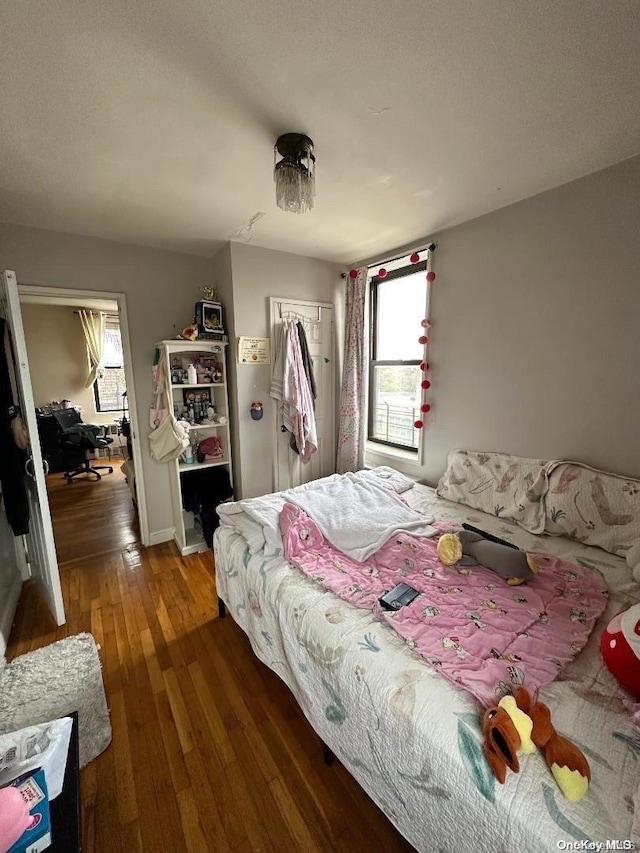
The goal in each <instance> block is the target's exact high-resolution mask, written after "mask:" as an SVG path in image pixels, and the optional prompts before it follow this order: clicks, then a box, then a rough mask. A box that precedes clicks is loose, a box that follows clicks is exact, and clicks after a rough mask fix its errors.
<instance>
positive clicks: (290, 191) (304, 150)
mask: <svg viewBox="0 0 640 853" xmlns="http://www.w3.org/2000/svg"><path fill="white" fill-rule="evenodd" d="M278 156H280V157H281V158H282V159H280V160H278ZM315 171H316V158H315V157H314V156H313V140H312V139H309V137H308V136H305V135H304V133H285V134H284V135H283V136H279V137H278V139H277V140H276V144H275V146H274V148H273V180H274V181H275V184H276V203H277V205H278V207H279V208H280V209H281V210H286V211H288V212H289V213H306V212H307V211H308V210H312V209H313V201H314V199H315V196H316V175H315Z"/></svg>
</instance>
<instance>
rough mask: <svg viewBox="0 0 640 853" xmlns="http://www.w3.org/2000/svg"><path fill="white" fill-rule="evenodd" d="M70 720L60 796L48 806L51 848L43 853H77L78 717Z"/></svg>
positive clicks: (78, 816) (79, 848) (80, 847)
mask: <svg viewBox="0 0 640 853" xmlns="http://www.w3.org/2000/svg"><path fill="white" fill-rule="evenodd" d="M69 716H70V717H71V718H72V720H73V725H72V727H71V740H70V742H69V754H68V755H67V767H66V770H65V771H64V782H63V785H62V792H61V793H60V794H59V795H58V796H57V797H56V798H55V800H53V801H52V802H51V804H50V807H49V808H50V813H51V837H52V841H53V843H52V845H51V847H48V848H47V853H49V851H51V853H81V851H82V846H81V833H80V754H79V751H78V714H77V712H76V711H74V712H73V714H69Z"/></svg>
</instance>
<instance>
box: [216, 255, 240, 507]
mask: <svg viewBox="0 0 640 853" xmlns="http://www.w3.org/2000/svg"><path fill="white" fill-rule="evenodd" d="M211 263H212V273H213V284H214V286H215V288H216V290H217V292H218V296H219V298H220V302H221V303H222V308H223V323H224V327H225V331H226V333H227V336H228V338H229V346H228V347H227V387H228V394H229V425H230V429H231V432H230V435H231V453H232V463H233V465H232V467H233V481H234V491H235V494H236V495H237V496H239V495H240V484H241V483H242V454H241V453H240V452H239V450H238V448H239V446H240V432H239V429H238V397H237V394H236V390H235V389H236V370H237V364H236V347H235V339H236V335H235V322H234V314H233V306H234V299H233V275H232V266H231V243H225V245H224V246H223V247H222V249H221V250H220V251H219V252H218V253H217V254H216V255H215V256H214V257H213V259H212V262H211Z"/></svg>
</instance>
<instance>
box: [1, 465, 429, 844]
mask: <svg viewBox="0 0 640 853" xmlns="http://www.w3.org/2000/svg"><path fill="white" fill-rule="evenodd" d="M116 477H117V478H118V480H122V479H123V478H122V477H121V475H120V473H119V472H114V474H113V475H111V476H108V477H105V478H104V479H103V480H102V481H101V482H98V483H86V484H81V483H80V482H76V483H74V484H73V485H72V486H66V485H65V484H64V483H61V484H59V486H58V484H55V483H53V484H51V483H50V490H51V505H52V508H53V512H54V528H55V533H56V542H57V547H58V553H59V554H60V556H61V557H62V556H64V562H62V561H61V578H62V587H63V593H64V600H65V605H66V609H67V624H66V625H65V626H63V627H62V628H56V627H55V625H53V623H52V621H51V620H50V618H49V616H48V614H47V612H46V610H45V608H44V606H43V604H42V602H41V600H40V598H39V595H38V592H37V589H36V588H35V587H34V586H33V585H29V584H27V585H26V586H25V589H24V592H23V595H22V598H21V601H20V605H19V608H18V613H17V617H16V622H15V625H14V629H13V633H12V635H11V639H10V644H9V648H8V657H9V658H13V657H15V656H16V655H18V654H21V653H22V652H25V651H29V650H30V649H34V648H38V647H40V646H42V645H45V644H46V643H49V642H52V641H53V640H56V639H60V638H62V637H65V636H67V635H70V634H75V633H77V632H79V631H91V632H92V633H93V634H94V636H95V637H96V640H97V641H98V643H99V644H100V646H101V658H102V663H103V668H104V681H105V687H106V691H107V700H108V703H109V707H110V709H111V721H112V725H113V743H112V744H111V746H110V747H109V748H108V749H107V750H106V751H105V752H104V753H103V754H102V755H101V756H99V757H98V758H97V759H96V760H95V761H93V762H92V763H91V764H90V765H89V766H88V767H86V768H85V769H84V770H83V772H82V803H83V838H84V848H83V849H84V851H85V853H117V851H122V853H138V851H145V853H147V851H148V853H182V851H190V853H211V852H212V851H214V853H217V851H227V850H234V851H243V852H244V851H250V850H254V851H273V853H287V851H305V853H307V851H334V850H335V851H350V853H351V852H352V851H369V850H371V849H375V850H383V851H387V850H388V851H405V850H406V851H409V850H412V849H413V848H412V847H411V846H410V845H409V844H408V843H407V842H406V841H404V839H402V838H401V837H400V835H399V834H398V833H397V832H396V830H395V829H394V828H393V826H392V825H391V824H390V823H389V821H388V820H387V819H386V817H385V816H384V815H383V814H382V812H380V811H379V810H378V808H377V807H376V806H375V805H374V804H373V803H372V801H371V800H370V799H369V798H368V797H367V795H366V794H365V793H364V792H363V791H362V789H361V788H360V787H359V786H358V784H357V783H356V782H355V781H354V780H353V779H352V777H351V776H350V775H349V773H347V771H346V770H345V769H344V768H343V767H342V766H341V765H340V764H339V763H338V762H337V761H336V762H334V764H333V765H332V766H331V767H327V766H326V765H325V764H324V761H323V757H322V750H321V744H320V742H319V740H318V738H317V736H316V735H315V734H314V732H313V730H312V729H311V728H310V726H309V724H308V723H307V722H306V720H305V718H304V716H303V715H302V713H301V712H300V710H299V708H298V706H297V704H296V702H295V700H294V699H293V697H292V695H291V694H290V693H289V691H288V689H287V688H286V687H285V686H284V684H283V683H282V682H281V681H280V679H279V678H278V677H277V676H276V675H275V674H274V673H272V672H271V671H270V670H269V669H267V668H266V667H265V666H263V665H262V664H261V663H260V662H259V661H258V660H257V658H255V657H254V655H253V653H252V652H251V648H250V646H249V643H248V641H247V639H246V637H245V635H244V634H243V633H242V631H241V630H240V629H239V628H238V627H237V626H236V625H235V623H234V622H233V620H232V619H231V618H230V617H227V618H225V619H218V618H217V615H216V614H217V607H216V592H215V585H214V580H213V572H212V568H213V567H212V555H211V553H210V552H208V553H206V554H203V555H193V556H189V557H181V556H179V554H178V553H177V550H176V549H175V547H174V546H173V544H165V545H157V546H154V547H152V548H148V549H144V548H141V547H140V546H139V544H137V543H136V538H135V537H136V533H135V522H134V520H133V516H132V514H131V512H130V509H129V508H130V506H131V504H130V498H129V492H128V489H127V488H126V486H125V487H124V491H123V490H122V489H120V488H119V486H118V485H117V482H118V481H117V480H116ZM108 495H111V497H108ZM114 496H115V497H114ZM127 519H128V520H127ZM91 529H93V530H94V535H95V539H92V538H91V536H90V535H89V534H90V530H91ZM109 543H111V545H112V547H111V548H109V547H108V546H109Z"/></svg>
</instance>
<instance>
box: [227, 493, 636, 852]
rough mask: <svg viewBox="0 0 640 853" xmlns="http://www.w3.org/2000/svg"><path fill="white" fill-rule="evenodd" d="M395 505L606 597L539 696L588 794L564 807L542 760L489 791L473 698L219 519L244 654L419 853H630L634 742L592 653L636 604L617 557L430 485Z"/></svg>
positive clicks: (612, 685)
mask: <svg viewBox="0 0 640 853" xmlns="http://www.w3.org/2000/svg"><path fill="white" fill-rule="evenodd" d="M404 496H405V498H406V500H407V501H408V503H409V504H410V505H411V506H413V507H415V508H418V509H421V510H423V511H424V512H425V513H426V514H427V515H430V516H431V515H432V516H433V517H434V518H435V519H436V521H443V522H453V523H459V522H462V521H468V522H470V523H472V524H474V525H476V526H478V527H481V528H482V529H484V530H487V531H488V532H490V533H494V534H495V535H497V536H500V537H503V538H505V539H508V540H510V541H512V542H513V543H514V544H516V545H518V546H519V547H521V548H524V549H527V550H529V551H537V552H542V553H549V554H556V555H559V556H561V557H563V558H565V559H567V560H569V561H571V562H573V563H578V564H579V565H582V566H585V567H588V568H589V569H593V570H595V571H598V572H600V573H601V574H603V575H604V576H605V578H606V581H607V585H608V586H609V590H610V600H609V603H608V605H607V607H606V610H605V612H604V614H603V616H602V617H601V618H600V620H599V622H598V624H597V625H596V627H595V630H594V631H593V633H592V635H591V637H590V639H589V641H588V643H587V645H586V646H585V648H584V649H583V650H582V652H581V653H580V654H579V655H578V656H577V657H576V658H575V660H574V661H573V662H572V663H571V664H569V666H567V667H566V668H565V669H564V670H563V671H562V672H561V674H560V675H559V677H558V678H557V679H556V680H555V681H554V682H553V683H552V684H551V685H549V686H548V687H547V688H545V690H544V693H543V695H542V697H541V698H542V699H544V701H545V702H547V704H548V705H549V706H550V708H551V711H552V718H553V722H554V725H555V727H556V728H557V730H558V731H559V732H561V733H564V734H566V735H567V736H568V737H570V738H572V739H573V741H574V742H575V743H576V744H577V745H578V746H579V747H580V748H581V749H582V750H583V752H584V753H585V755H586V756H587V757H588V760H589V762H590V765H591V771H592V783H591V786H590V788H589V791H588V793H587V795H586V797H585V798H584V799H583V800H582V801H581V802H578V803H570V802H568V801H567V800H566V799H564V797H563V795H562V794H561V792H560V790H559V789H558V788H557V786H556V785H555V782H554V780H553V778H552V776H551V774H550V772H549V770H548V768H547V766H546V765H545V763H544V761H543V759H542V757H541V755H539V754H534V755H530V756H526V757H524V759H523V760H522V767H521V770H520V773H519V774H517V775H515V774H509V775H508V776H507V780H506V783H505V784H504V785H499V784H498V783H497V781H496V780H495V778H494V777H493V775H492V774H491V772H490V770H489V769H488V765H487V763H486V760H485V759H484V756H483V754H482V741H481V732H480V706H479V704H478V703H477V701H476V700H475V699H473V697H471V696H470V695H469V694H467V693H465V692H463V691H462V690H460V689H457V688H456V687H455V686H453V685H451V684H450V683H449V682H447V681H446V680H445V679H444V678H442V677H441V676H440V675H439V674H438V673H437V671H435V670H434V669H433V668H432V667H430V666H429V665H428V664H427V663H426V662H425V661H424V660H423V659H422V658H421V657H419V656H418V655H417V654H415V653H414V652H413V651H411V649H410V648H408V647H407V645H406V644H405V643H404V642H403V640H402V639H401V637H400V636H398V634H396V633H395V632H394V631H393V630H392V629H391V628H390V627H388V626H387V625H385V624H383V623H382V622H380V621H379V620H378V619H376V618H375V617H374V616H373V614H371V613H369V612H367V611H366V610H359V609H356V608H354V607H353V606H351V605H350V604H349V603H348V602H345V601H343V600H341V599H340V598H338V597H336V596H335V595H334V594H333V593H331V592H327V591H326V590H324V589H323V588H321V586H319V585H318V584H315V583H313V582H312V581H310V580H309V579H308V578H307V577H305V576H304V575H303V574H302V573H301V572H300V571H299V570H298V569H297V568H294V567H293V566H291V565H290V564H289V563H288V562H287V561H286V560H285V559H284V557H282V556H277V555H275V556H266V555H265V553H264V551H263V550H260V548H259V543H256V542H251V541H248V540H247V538H245V536H243V535H241V533H239V532H238V529H239V528H238V526H237V525H232V524H230V523H229V519H228V518H227V519H225V518H224V517H223V518H222V523H221V525H220V527H219V529H218V530H217V532H216V536H215V541H214V550H215V564H216V583H217V589H218V594H219V596H220V597H221V599H222V600H223V601H224V603H225V604H226V606H227V608H228V610H229V612H230V613H231V615H232V617H233V619H234V620H235V621H236V623H237V624H238V625H239V626H240V627H241V628H242V629H243V631H244V632H245V633H246V634H247V636H248V637H249V640H250V642H251V645H252V647H253V650H254V652H255V654H256V655H257V657H258V658H259V659H260V660H261V661H262V662H263V663H264V664H266V665H267V666H268V667H269V668H271V669H272V670H273V671H274V672H276V673H277V674H278V675H279V676H280V677H281V678H282V680H283V681H284V682H285V683H286V684H287V685H288V687H289V688H290V689H291V691H292V692H293V694H294V696H295V698H296V700H297V702H298V703H299V705H300V707H301V708H302V710H303V712H304V714H305V716H306V717H307V719H308V720H309V722H310V724H311V726H312V727H313V728H314V730H315V731H316V732H317V734H318V735H319V737H320V738H321V739H322V740H323V741H324V743H325V744H326V745H327V746H328V747H329V748H330V749H331V750H332V751H333V752H334V753H335V755H336V756H337V757H338V758H339V760H340V761H341V762H342V763H343V764H344V766H345V767H346V768H347V769H348V770H349V772H350V773H351V774H352V775H353V776H354V777H355V778H356V779H357V781H358V782H359V783H360V784H361V785H362V787H363V788H364V789H365V790H366V791H367V792H368V793H369V795H370V796H371V797H372V798H373V800H374V801H375V802H376V803H377V804H378V806H379V807H380V808H381V809H382V810H383V811H384V813H385V814H386V815H387V816H388V818H389V819H390V820H391V821H392V823H393V824H394V825H395V826H396V827H397V828H398V830H399V831H400V832H401V833H402V834H403V835H404V836H405V838H406V839H407V840H408V841H409V842H411V844H413V846H414V847H415V848H416V849H417V850H419V851H425V853H427V851H428V853H432V851H448V850H450V849H452V845H455V849H457V850H462V851H469V853H471V851H474V853H477V851H505V853H507V851H522V850H537V851H552V850H557V849H572V848H571V847H570V846H569V847H567V846H564V847H563V846H562V845H563V844H565V842H566V843H570V842H571V843H573V842H576V843H577V842H582V841H583V840H584V841H592V842H605V841H606V840H608V839H619V840H620V841H621V842H625V841H626V842H633V843H635V844H636V845H637V844H640V818H639V817H638V816H639V815H640V803H638V802H637V801H638V799H639V797H640V793H639V792H640V772H639V765H638V760H639V756H640V730H639V729H638V728H637V727H636V726H635V725H634V724H633V722H632V718H631V716H630V713H629V711H628V710H627V708H626V707H625V702H624V699H625V696H626V694H625V692H624V691H623V690H622V688H620V687H619V685H618V684H617V682H616V681H615V680H614V679H613V677H612V676H611V675H610V673H609V672H608V670H607V669H606V668H605V666H604V664H603V662H602V659H601V656H600V651H599V647H598V642H599V635H600V633H601V631H602V628H603V627H604V625H605V624H606V623H607V622H608V621H609V619H610V618H611V617H612V616H613V615H614V614H615V613H617V612H618V611H620V610H622V609H625V608H627V607H629V606H630V605H631V604H633V603H635V602H636V601H637V600H638V598H639V592H640V590H639V587H638V584H636V583H635V582H634V581H633V578H632V575H631V573H630V571H629V568H628V567H627V565H626V563H625V560H624V559H623V558H622V557H620V556H615V555H613V554H611V553H607V552H606V551H603V550H601V549H600V548H596V547H592V546H589V545H586V544H582V543H580V542H577V541H575V540H573V539H569V538H567V537H565V536H557V537H549V536H540V535H534V534H532V533H529V532H527V531H526V530H524V529H522V528H521V527H519V526H517V525H516V524H515V523H513V521H508V520H504V519H502V518H500V517H496V515H491V514H488V513H485V512H482V511H479V510H477V509H471V508H469V507H468V506H463V505H460V504H459V503H454V502H452V501H449V500H443V499H442V498H440V497H438V496H437V495H436V493H435V491H434V490H433V489H432V488H429V487H427V486H421V485H416V486H415V487H414V488H412V489H410V490H409V491H408V492H406V493H405V495H404ZM252 552H253V553H252ZM587 849H589V848H587ZM594 849H596V848H594ZM619 849H632V848H630V847H629V846H627V847H626V848H625V847H623V846H621V847H620V848H619Z"/></svg>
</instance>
